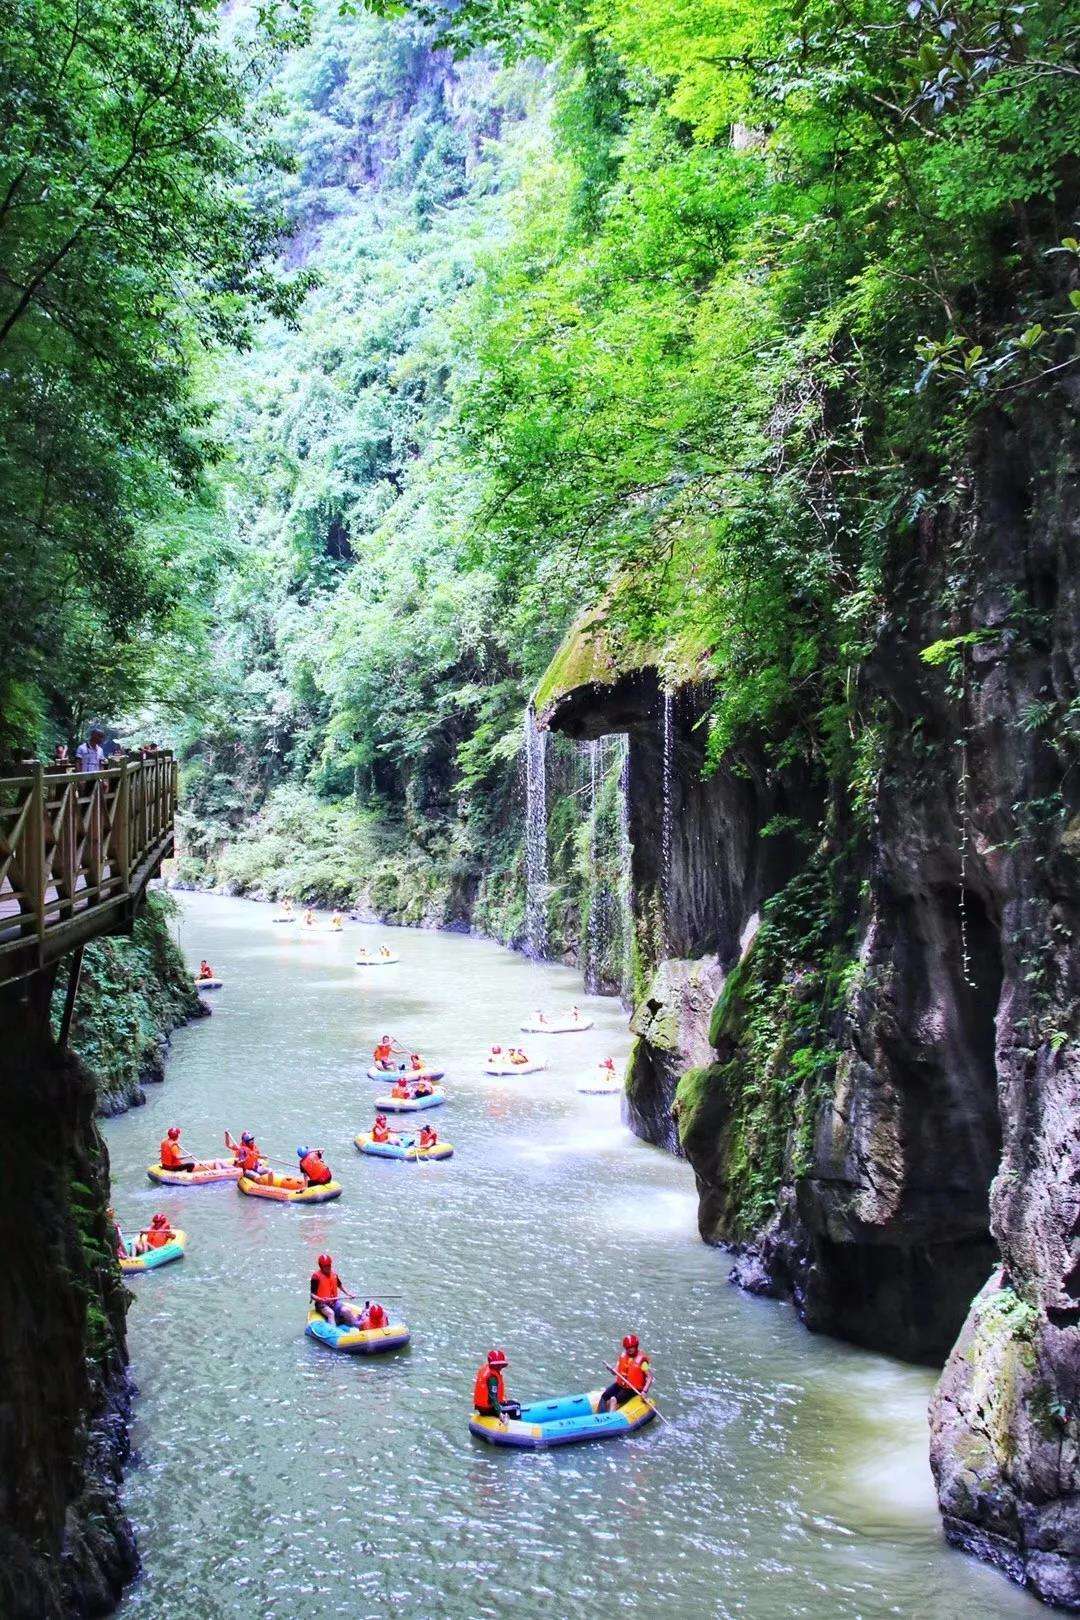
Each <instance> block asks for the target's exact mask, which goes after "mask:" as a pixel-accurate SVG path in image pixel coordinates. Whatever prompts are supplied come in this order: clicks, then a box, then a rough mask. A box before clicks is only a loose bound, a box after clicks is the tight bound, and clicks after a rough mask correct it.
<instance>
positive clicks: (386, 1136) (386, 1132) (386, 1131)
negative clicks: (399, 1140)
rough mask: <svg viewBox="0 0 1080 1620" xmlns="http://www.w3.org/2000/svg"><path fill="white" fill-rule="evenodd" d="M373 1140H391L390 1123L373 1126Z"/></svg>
mask: <svg viewBox="0 0 1080 1620" xmlns="http://www.w3.org/2000/svg"><path fill="white" fill-rule="evenodd" d="M371 1140H372V1141H373V1142H389V1140H390V1127H389V1125H373V1126H372V1127H371Z"/></svg>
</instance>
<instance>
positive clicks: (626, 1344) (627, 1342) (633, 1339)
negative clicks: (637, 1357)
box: [622, 1333, 638, 1354]
mask: <svg viewBox="0 0 1080 1620" xmlns="http://www.w3.org/2000/svg"><path fill="white" fill-rule="evenodd" d="M622 1347H623V1349H624V1350H629V1351H630V1353H631V1354H633V1352H634V1351H635V1350H636V1349H637V1347H638V1336H637V1334H636V1333H628V1334H627V1335H626V1338H625V1339H624V1340H623V1342H622Z"/></svg>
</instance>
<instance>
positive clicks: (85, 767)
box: [75, 726, 105, 771]
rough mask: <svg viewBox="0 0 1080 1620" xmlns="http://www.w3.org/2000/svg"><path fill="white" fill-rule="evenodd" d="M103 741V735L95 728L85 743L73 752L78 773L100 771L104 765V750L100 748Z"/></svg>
mask: <svg viewBox="0 0 1080 1620" xmlns="http://www.w3.org/2000/svg"><path fill="white" fill-rule="evenodd" d="M104 741H105V733H104V732H103V731H100V730H99V729H98V728H97V726H95V727H94V729H93V730H92V731H91V733H90V736H89V737H88V739H87V740H86V742H84V743H80V744H79V746H78V748H76V750H75V758H76V759H77V760H78V762H79V769H80V771H100V770H101V768H102V766H103V765H104V764H105V750H104V749H103V748H102V746H101V745H102V743H103V742H104Z"/></svg>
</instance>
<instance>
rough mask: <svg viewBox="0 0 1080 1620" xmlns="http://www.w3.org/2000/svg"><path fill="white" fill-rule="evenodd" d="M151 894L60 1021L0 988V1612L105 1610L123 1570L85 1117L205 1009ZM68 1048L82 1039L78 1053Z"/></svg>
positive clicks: (130, 1570) (157, 1074) (11, 1618)
mask: <svg viewBox="0 0 1080 1620" xmlns="http://www.w3.org/2000/svg"><path fill="white" fill-rule="evenodd" d="M170 915H171V911H170V902H168V901H167V900H165V899H164V897H154V898H153V899H152V901H151V903H150V904H148V906H147V908H146V909H145V910H144V912H143V914H142V916H141V917H140V918H139V919H138V920H137V921H136V924H135V929H134V934H133V937H132V938H130V939H102V940H98V941H96V942H95V943H94V944H93V945H92V946H90V947H88V950H87V956H86V962H85V964H84V970H83V979H82V982H81V984H80V990H79V1000H78V1001H77V1003H76V1009H77V1011H76V1019H75V1021H74V1023H73V1026H72V1040H73V1049H72V1050H71V1051H69V1052H63V1051H61V1050H60V1049H59V1048H58V1046H57V1044H56V1040H55V1035H54V1025H55V1020H56V1015H57V1012H58V1009H59V1006H60V1005H61V1004H62V991H63V984H64V982H65V981H64V975H65V972H66V970H65V969H61V972H60V975H59V978H58V982H57V984H56V986H55V988H54V990H53V994H52V998H51V999H52V1017H50V1015H49V1008H48V1006H47V1005H45V1003H44V1001H43V1000H40V999H37V1000H35V999H31V998H32V996H33V997H37V996H40V994H41V992H42V990H43V988H44V987H43V986H42V984H41V982H40V981H34V983H33V984H32V985H31V986H27V985H22V986H13V987H9V988H8V989H7V990H6V991H5V992H4V994H3V996H2V997H0V1037H2V1038H0V1141H2V1142H3V1144H4V1173H3V1175H2V1176H0V1616H3V1620H60V1617H61V1616H70V1615H102V1614H109V1613H111V1612H112V1610H113V1608H114V1607H115V1605H116V1603H117V1601H118V1599H119V1596H120V1594H121V1591H122V1590H123V1587H124V1585H125V1583H126V1582H127V1581H128V1580H130V1578H131V1576H132V1575H133V1574H134V1572H135V1569H136V1563H137V1557H136V1551H135V1542H134V1537H133V1534H132V1531H131V1527H130V1525H129V1524H128V1521H127V1519H126V1517H125V1515H124V1512H123V1508H122V1505H121V1501H120V1485H121V1477H122V1470H123V1466H124V1462H125V1460H126V1458H127V1454H128V1417H129V1412H130V1406H131V1388H130V1384H129V1381H128V1375H127V1349H126V1341H125V1316H126V1311H127V1306H128V1303H129V1301H130V1298H131V1296H130V1294H129V1293H128V1291H127V1289H126V1288H125V1287H124V1284H123V1280H122V1278H121V1274H120V1270H119V1267H118V1266H117V1264H116V1256H115V1245H114V1233H113V1227H112V1223H111V1221H110V1220H109V1218H108V1215H107V1210H108V1206H109V1201H110V1200H109V1160H108V1152H107V1150H106V1147H105V1143H104V1141H103V1140H102V1137H101V1134H100V1132H99V1130H98V1126H97V1123H96V1120H97V1116H99V1115H101V1114H103V1113H117V1112H119V1111H120V1110H121V1109H123V1108H126V1107H129V1106H133V1105H136V1104H138V1103H141V1102H143V1101H144V1100H145V1099H144V1096H143V1092H142V1089H141V1086H142V1083H143V1082H146V1081H149V1080H160V1079H162V1078H163V1077H164V1064H163V1052H164V1048H165V1046H166V1045H167V1042H168V1032H169V1031H170V1030H171V1029H173V1028H175V1027H176V1025H178V1024H180V1023H182V1022H183V1021H184V1020H185V1019H186V1018H188V1017H192V1016H199V1015H200V1014H205V1013H206V1012H207V1011H208V1009H207V1008H206V1007H205V1006H204V1005H202V1003H201V1001H200V998H199V996H198V995H197V994H196V993H195V992H194V990H193V988H192V984H191V978H190V974H189V971H188V969H187V968H186V966H185V964H184V961H183V958H182V956H181V954H180V952H179V951H178V949H177V948H176V946H175V944H174V943H173V941H172V938H171V935H170V933H169V919H170ZM76 1042H77V1045H78V1050H75V1043H76Z"/></svg>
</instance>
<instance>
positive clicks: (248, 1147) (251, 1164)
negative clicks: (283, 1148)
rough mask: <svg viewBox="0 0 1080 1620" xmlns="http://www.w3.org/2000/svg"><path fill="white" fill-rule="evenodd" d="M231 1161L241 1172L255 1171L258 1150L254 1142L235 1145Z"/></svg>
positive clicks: (257, 1164)
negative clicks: (232, 1160)
mask: <svg viewBox="0 0 1080 1620" xmlns="http://www.w3.org/2000/svg"><path fill="white" fill-rule="evenodd" d="M233 1159H234V1160H235V1162H236V1163H237V1164H238V1165H239V1166H240V1168H241V1170H257V1169H258V1168H259V1150H258V1148H257V1147H256V1145H255V1143H254V1142H239V1143H237V1146H236V1149H235V1151H234V1153H233Z"/></svg>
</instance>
